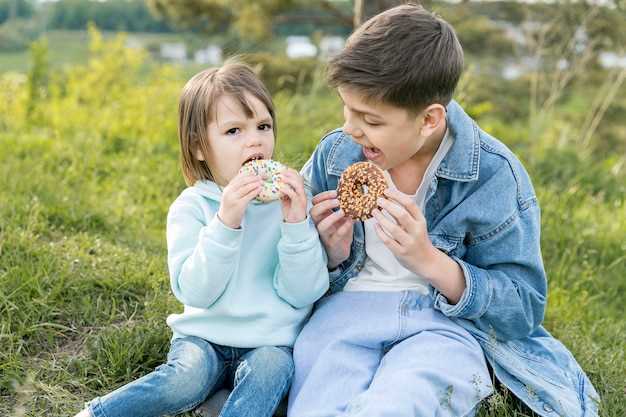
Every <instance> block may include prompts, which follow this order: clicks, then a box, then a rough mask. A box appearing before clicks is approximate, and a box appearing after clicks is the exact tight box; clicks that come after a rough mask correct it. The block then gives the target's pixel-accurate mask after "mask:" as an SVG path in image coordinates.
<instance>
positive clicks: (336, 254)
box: [310, 190, 354, 269]
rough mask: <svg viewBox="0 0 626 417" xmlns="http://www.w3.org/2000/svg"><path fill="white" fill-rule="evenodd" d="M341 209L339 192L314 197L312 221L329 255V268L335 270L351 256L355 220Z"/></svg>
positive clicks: (326, 192)
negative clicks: (338, 197)
mask: <svg viewBox="0 0 626 417" xmlns="http://www.w3.org/2000/svg"><path fill="white" fill-rule="evenodd" d="M337 207H339V200H337V191H336V190H330V191H324V192H323V193H319V194H317V195H316V196H315V197H313V207H312V208H311V212H310V213H311V219H312V220H313V223H315V226H316V227H317V232H318V233H319V235H320V239H321V240H322V243H323V244H324V248H325V249H326V253H327V254H328V268H329V269H335V268H336V267H337V266H338V265H339V264H341V263H342V262H343V261H345V260H346V259H348V256H350V247H351V246H352V239H353V237H352V232H353V229H354V220H352V219H351V218H350V217H348V216H346V215H345V214H344V213H343V211H342V210H337V211H333V209H334V208H337Z"/></svg>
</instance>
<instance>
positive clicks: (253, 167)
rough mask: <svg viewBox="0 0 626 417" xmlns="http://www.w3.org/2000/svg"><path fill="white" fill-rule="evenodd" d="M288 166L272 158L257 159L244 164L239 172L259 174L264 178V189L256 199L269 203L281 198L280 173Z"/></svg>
mask: <svg viewBox="0 0 626 417" xmlns="http://www.w3.org/2000/svg"><path fill="white" fill-rule="evenodd" d="M286 169H287V167H286V166H285V165H283V164H281V163H280V162H278V161H274V160H272V159H255V160H252V161H250V162H247V163H246V164H244V166H242V167H241V169H240V170H239V172H245V173H250V174H255V175H258V176H259V177H261V178H262V179H263V189H262V190H261V192H260V193H259V195H258V196H257V197H256V198H255V199H254V201H255V202H257V203H269V202H270V201H274V200H278V198H280V191H279V185H280V173H281V172H283V171H284V170H286Z"/></svg>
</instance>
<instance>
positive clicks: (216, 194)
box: [167, 181, 328, 348]
mask: <svg viewBox="0 0 626 417" xmlns="http://www.w3.org/2000/svg"><path fill="white" fill-rule="evenodd" d="M221 196H222V193H221V191H220V189H219V188H218V187H217V185H216V184H215V183H213V182H210V181H199V182H196V184H195V185H194V186H192V187H189V188H187V189H185V190H184V191H183V192H182V193H181V195H180V196H179V197H178V198H177V199H176V200H175V201H174V203H173V204H172V205H171V207H170V210H169V213H168V216H167V251H168V266H169V272H170V284H171V287H172V291H173V292H174V295H175V296H176V298H177V299H178V300H180V301H181V302H182V303H183V304H184V311H183V313H182V314H172V315H170V316H169V317H168V318H167V324H168V325H169V326H170V327H171V328H172V330H173V332H174V338H176V337H184V336H198V337H201V338H203V339H205V340H208V341H209V342H212V343H217V344H219V345H224V346H233V347H244V348H253V347H258V346H293V343H294V341H295V339H296V336H297V335H298V333H299V331H300V329H301V328H302V326H303V324H304V321H305V320H306V318H307V317H308V315H309V313H310V312H311V308H312V304H313V303H314V302H315V301H316V300H317V299H319V298H320V297H322V295H324V293H325V292H326V290H327V289H328V270H327V268H326V255H325V253H324V250H323V248H322V245H321V243H320V241H319V236H318V234H317V230H316V229H315V226H314V225H313V223H312V221H311V220H310V219H309V218H307V219H306V220H305V221H303V222H301V223H292V224H290V223H284V222H283V220H282V212H281V207H280V201H275V202H272V203H269V204H252V203H251V204H250V205H248V208H247V209H246V212H245V215H244V218H243V220H242V225H241V228H240V229H231V228H229V227H228V226H226V225H224V224H223V223H222V222H221V221H220V220H219V218H218V217H217V211H218V209H219V205H220V199H221Z"/></svg>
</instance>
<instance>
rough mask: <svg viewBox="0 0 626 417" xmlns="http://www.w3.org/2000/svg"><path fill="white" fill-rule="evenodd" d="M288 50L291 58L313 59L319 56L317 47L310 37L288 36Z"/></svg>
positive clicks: (287, 52)
mask: <svg viewBox="0 0 626 417" xmlns="http://www.w3.org/2000/svg"><path fill="white" fill-rule="evenodd" d="M286 40H287V50H286V51H285V52H286V54H287V56H288V57H289V58H313V57H315V56H317V47H316V46H315V45H313V43H312V42H311V39H310V38H309V37H308V36H287V39H286Z"/></svg>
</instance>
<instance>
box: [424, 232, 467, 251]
mask: <svg viewBox="0 0 626 417" xmlns="http://www.w3.org/2000/svg"><path fill="white" fill-rule="evenodd" d="M428 237H430V241H431V242H432V244H433V246H434V247H436V248H437V249H439V250H441V251H442V252H444V253H446V254H447V255H456V252H457V247H458V246H459V243H461V238H459V237H456V236H448V235H442V234H429V235H428Z"/></svg>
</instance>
